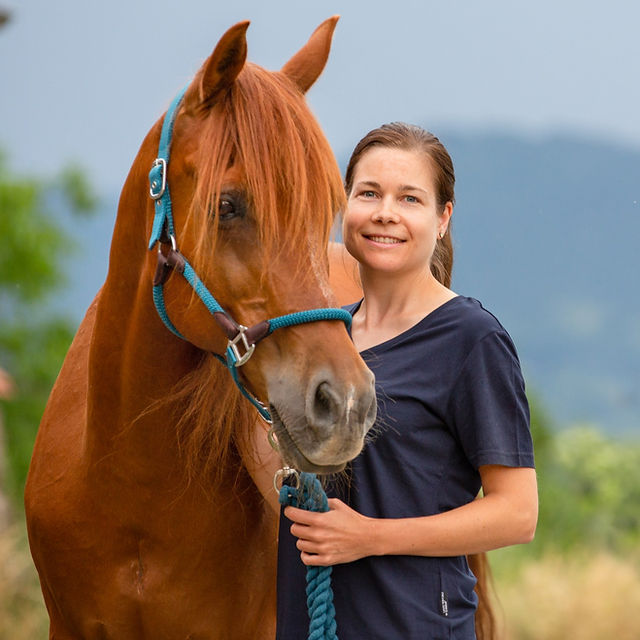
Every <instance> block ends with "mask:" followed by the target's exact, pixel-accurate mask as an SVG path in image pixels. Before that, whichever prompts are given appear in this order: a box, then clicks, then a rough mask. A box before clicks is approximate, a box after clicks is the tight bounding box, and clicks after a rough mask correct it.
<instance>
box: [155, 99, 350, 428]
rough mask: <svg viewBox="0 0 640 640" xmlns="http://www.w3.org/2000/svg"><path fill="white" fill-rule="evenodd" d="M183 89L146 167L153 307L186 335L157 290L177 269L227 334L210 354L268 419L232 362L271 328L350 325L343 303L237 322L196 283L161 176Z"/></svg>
mask: <svg viewBox="0 0 640 640" xmlns="http://www.w3.org/2000/svg"><path fill="white" fill-rule="evenodd" d="M185 91H186V87H185V88H184V89H183V90H182V91H181V92H180V93H179V94H178V95H177V96H176V97H175V98H174V99H173V102H172V103H171V105H170V106H169V109H168V110H167V113H166V115H165V118H164V121H163V123H162V132H161V134H160V144H159V146H158V157H157V158H156V159H155V160H154V162H153V164H152V165H151V171H150V172H149V184H150V189H149V195H150V196H151V198H152V199H153V200H154V201H155V215H154V219H153V228H152V230H151V238H150V239H149V249H153V247H154V246H155V245H156V243H158V266H157V268H156V274H155V277H154V279H153V302H154V304H155V307H156V309H157V311H158V315H159V316H160V318H161V319H162V322H164V324H165V326H166V327H167V329H169V331H171V332H172V333H173V334H175V335H176V336H178V337H179V338H182V339H183V340H186V338H185V337H184V336H183V335H182V334H181V333H180V332H179V331H178V329H176V327H175V326H174V325H173V323H172V322H171V320H170V319H169V315H168V313H167V309H166V306H165V303H164V293H163V286H164V283H165V282H166V280H167V278H168V277H169V273H170V272H171V271H172V270H173V271H176V272H178V273H179V274H181V275H182V276H183V277H184V278H185V280H186V281H187V282H188V283H189V284H190V285H191V287H192V288H193V290H194V291H195V293H196V295H197V296H198V297H199V298H200V300H202V302H203V303H204V305H205V306H206V307H207V309H208V310H209V312H210V313H211V314H212V315H213V318H214V320H215V321H216V322H217V323H218V325H219V326H220V327H221V328H222V330H223V331H224V333H225V335H226V336H227V338H228V342H227V348H226V353H225V356H224V357H223V356H221V355H219V354H217V353H214V354H213V355H214V356H215V357H216V358H218V360H220V361H221V362H222V363H223V364H224V365H225V366H226V367H227V368H228V369H229V372H230V373H231V377H232V378H233V381H234V382H235V383H236V385H237V386H238V388H239V389H240V391H241V392H242V394H243V395H244V396H245V397H246V398H247V399H248V400H249V401H250V402H251V403H252V404H253V405H254V406H255V407H256V409H257V410H258V412H259V414H260V415H261V416H262V418H264V420H266V421H267V422H269V423H271V414H270V413H269V410H268V409H267V407H266V405H264V404H263V403H262V402H260V400H258V399H257V398H256V397H255V396H253V394H251V393H250V392H249V391H248V390H247V389H246V387H245V386H244V385H243V384H242V382H241V381H240V379H239V376H238V371H237V367H240V366H242V365H243V364H245V363H246V362H247V361H248V360H249V358H250V357H251V356H252V355H253V352H254V350H255V348H256V344H257V343H258V342H259V341H260V340H262V339H263V338H266V337H267V336H268V335H270V334H271V333H273V332H274V331H275V330H276V329H282V328H283V327H291V326H294V325H298V324H305V323H307V322H317V321H320V320H341V321H342V322H344V323H345V325H347V327H349V326H350V325H351V314H350V313H349V312H348V311H345V310H344V309H335V308H328V309H310V310H307V311H298V312H295V313H288V314H286V315H284V316H278V317H277V318H272V319H271V320H263V321H262V322H259V323H258V324H255V325H253V326H252V327H245V326H244V325H241V324H238V323H237V322H236V321H235V320H234V319H233V318H232V317H231V315H230V314H229V313H228V312H227V311H225V310H224V309H223V308H222V307H221V306H220V304H219V303H218V301H217V300H216V299H215V298H214V297H213V295H212V294H211V293H210V291H209V290H208V289H207V287H205V285H204V284H203V283H202V280H200V278H199V277H198V276H197V274H196V273H195V271H194V270H193V267H192V266H191V265H190V264H189V262H188V261H187V259H186V258H185V257H184V256H183V255H182V254H181V253H180V251H179V250H178V246H177V242H176V233H175V228H174V225H173V215H172V213H171V194H170V193H169V182H168V180H167V169H168V165H169V151H170V147H171V137H172V134H173V124H174V122H175V119H176V113H177V111H178V107H179V106H180V102H181V101H182V98H183V97H184V94H185ZM169 243H170V244H171V247H170V249H169V251H168V252H167V254H166V255H165V254H163V253H162V251H161V245H162V244H169ZM241 349H242V350H243V351H244V352H243V353H241Z"/></svg>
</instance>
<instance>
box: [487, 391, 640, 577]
mask: <svg viewBox="0 0 640 640" xmlns="http://www.w3.org/2000/svg"><path fill="white" fill-rule="evenodd" d="M529 401H530V405H531V429H532V434H533V439H534V446H535V452H536V470H537V475H538V491H539V501H540V512H539V516H538V528H537V531H536V536H535V539H534V541H533V542H532V543H530V544H529V545H525V546H517V547H510V548H507V549H500V550H498V551H494V552H492V553H491V561H492V564H493V565H494V566H495V568H496V572H497V574H498V575H499V576H500V575H504V574H505V573H506V574H508V573H510V572H512V571H517V570H518V566H519V565H520V563H521V562H522V561H525V560H528V559H531V558H540V557H542V556H544V555H547V554H549V553H551V554H553V553H555V554H560V555H562V554H564V555H569V554H575V553H584V554H588V553H591V552H596V551H597V552H600V551H603V552H608V553H613V554H617V555H627V556H628V555H629V554H634V553H635V554H636V555H637V550H638V548H640V439H638V440H635V441H633V440H622V439H615V438H612V437H609V436H607V435H605V434H604V433H603V432H601V431H599V430H598V429H597V428H596V427H595V426H592V425H573V426H571V427H570V428H566V429H559V428H557V427H556V426H555V425H554V424H553V422H552V420H551V418H550V417H549V416H548V414H547V413H546V412H545V411H544V409H543V408H542V406H541V403H540V401H539V400H538V399H536V398H535V397H534V396H533V397H532V396H530V398H529Z"/></svg>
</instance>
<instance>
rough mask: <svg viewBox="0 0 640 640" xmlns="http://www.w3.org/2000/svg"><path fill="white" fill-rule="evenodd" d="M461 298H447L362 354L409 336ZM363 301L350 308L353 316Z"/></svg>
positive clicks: (457, 296)
mask: <svg viewBox="0 0 640 640" xmlns="http://www.w3.org/2000/svg"><path fill="white" fill-rule="evenodd" d="M459 298H464V296H461V295H459V294H457V295H455V296H453V298H449V300H447V301H446V302H443V303H442V304H441V305H439V306H437V307H436V308H435V309H433V310H431V311H430V312H429V313H427V315H426V316H424V317H423V318H421V319H420V320H418V322H416V323H415V324H414V325H412V326H410V327H409V328H408V329H405V330H404V331H401V332H400V333H398V334H397V335H395V336H393V337H392V338H389V339H388V340H385V341H384V342H379V343H378V344H374V345H373V346H371V347H367V348H366V349H363V350H362V351H360V352H359V353H360V355H362V354H364V353H368V352H370V351H373V352H375V351H379V350H382V349H385V348H387V347H390V346H392V345H393V344H394V343H395V342H397V341H398V340H400V339H402V338H406V337H407V336H409V335H410V334H412V333H413V332H415V331H417V330H418V328H423V327H424V325H427V324H429V323H430V322H432V321H433V318H434V317H437V316H438V315H440V313H439V312H440V311H441V310H443V309H444V308H445V307H448V306H449V305H450V304H451V303H452V302H453V301H454V300H458V299H459ZM363 301H364V298H360V300H359V301H358V302H357V303H356V305H355V306H354V307H353V309H351V310H350V313H351V316H352V317H353V316H354V315H355V314H356V313H357V312H358V309H359V308H360V306H361V305H362V302H363ZM349 335H351V330H349Z"/></svg>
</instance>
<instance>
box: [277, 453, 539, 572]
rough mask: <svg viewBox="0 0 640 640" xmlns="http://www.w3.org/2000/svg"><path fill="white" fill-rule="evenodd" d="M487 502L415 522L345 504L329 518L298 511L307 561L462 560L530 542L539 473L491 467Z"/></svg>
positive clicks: (290, 511)
mask: <svg viewBox="0 0 640 640" xmlns="http://www.w3.org/2000/svg"><path fill="white" fill-rule="evenodd" d="M479 471H480V477H481V478H482V487H483V493H484V497H482V498H479V499H478V500H474V501H473V502H470V503H469V504H466V505H464V506H462V507H458V508H457V509H452V510H451V511H447V512H445V513H440V514H437V515H433V516H422V517H416V518H385V519H381V518H368V517H366V516H363V515H361V514H359V513H357V512H356V511H354V510H353V509H351V508H350V507H348V506H347V505H346V504H344V503H343V502H342V501H340V500H337V499H331V500H329V507H330V510H329V511H328V512H326V513H311V512H308V511H303V510H301V509H295V508H293V507H287V508H286V509H285V515H286V516H287V517H288V518H289V519H290V520H292V521H293V525H292V526H291V533H292V534H293V535H294V536H296V537H297V538H298V543H297V546H298V549H299V550H300V551H301V553H300V556H301V558H302V562H303V563H304V564H307V565H322V566H324V565H333V564H340V563H344V562H352V561H354V560H357V559H359V558H363V557H365V556H374V555H416V556H458V555H467V554H470V553H480V552H483V551H490V550H491V549H497V548H499V547H505V546H508V545H512V544H523V543H527V542H530V541H531V540H532V539H533V535H534V533H535V529H536V523H537V520H538V488H537V483H536V475H535V470H534V469H529V468H524V467H516V468H512V467H503V466H499V465H486V466H482V467H480V469H479Z"/></svg>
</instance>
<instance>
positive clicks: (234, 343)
mask: <svg viewBox="0 0 640 640" xmlns="http://www.w3.org/2000/svg"><path fill="white" fill-rule="evenodd" d="M246 330H247V327H245V326H244V325H243V324H239V325H238V335H237V336H236V337H235V338H234V339H233V340H229V342H228V343H227V348H229V349H231V351H232V352H233V355H234V357H235V359H236V362H235V366H236V367H241V366H242V365H243V364H244V363H245V362H247V360H249V358H250V357H251V356H252V355H253V352H254V351H255V348H256V345H255V344H249V341H248V340H247V336H245V334H244V332H245V331H246ZM240 340H242V344H243V346H244V349H245V352H244V354H243V355H240V350H239V349H238V342H240Z"/></svg>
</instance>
